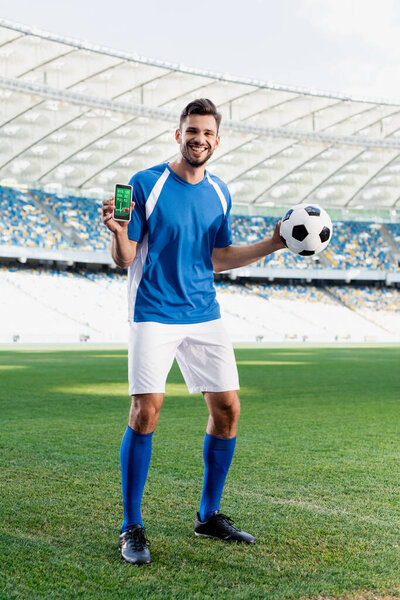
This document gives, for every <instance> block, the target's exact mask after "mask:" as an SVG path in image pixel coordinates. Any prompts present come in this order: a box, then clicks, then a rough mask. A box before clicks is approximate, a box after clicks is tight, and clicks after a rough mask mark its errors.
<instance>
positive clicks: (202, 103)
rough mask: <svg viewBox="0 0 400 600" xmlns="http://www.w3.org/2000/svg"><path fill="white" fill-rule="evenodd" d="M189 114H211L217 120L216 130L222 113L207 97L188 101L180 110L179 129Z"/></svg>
mask: <svg viewBox="0 0 400 600" xmlns="http://www.w3.org/2000/svg"><path fill="white" fill-rule="evenodd" d="M189 115H212V116H213V117H214V119H215V120H216V122H217V132H218V130H219V126H220V123H221V119H222V115H221V113H219V112H218V111H217V107H216V106H215V104H214V102H212V101H211V100H208V98H198V99H197V100H193V101H192V102H189V104H188V105H187V106H186V107H185V108H184V109H183V111H182V112H181V117H180V119H179V129H182V123H183V122H184V120H185V119H186V117H188V116H189Z"/></svg>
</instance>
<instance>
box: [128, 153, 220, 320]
mask: <svg viewBox="0 0 400 600" xmlns="http://www.w3.org/2000/svg"><path fill="white" fill-rule="evenodd" d="M130 185H132V187H133V201H134V202H135V208H134V210H133V211H132V217H131V220H130V222H129V225H128V237H129V239H131V240H135V241H136V242H139V245H138V248H137V254H136V257H135V260H134V261H133V263H132V265H131V266H130V267H129V269H128V300H129V320H130V321H136V322H142V321H156V322H158V323H202V322H205V321H212V320H213V319H218V318H219V317H220V310H219V305H218V303H217V300H216V293H215V289H214V275H213V265H212V261H211V254H212V251H213V249H214V248H224V247H225V246H229V245H230V244H232V233H231V224H230V217H229V214H230V209H231V198H230V195H229V191H228V188H227V186H226V185H225V184H224V183H223V182H222V181H221V180H220V179H218V177H215V176H214V175H211V174H210V173H208V172H207V171H206V173H205V176H204V179H203V180H202V181H200V183H197V184H191V183H188V182H187V181H185V180H184V179H182V178H181V177H179V176H178V175H176V173H174V172H173V171H172V169H171V168H170V167H169V165H168V164H167V163H165V164H162V165H157V166H155V167H152V168H150V169H146V170H145V171H140V172H139V173H137V174H136V175H134V176H133V177H132V179H131V181H130Z"/></svg>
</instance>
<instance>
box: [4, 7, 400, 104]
mask: <svg viewBox="0 0 400 600" xmlns="http://www.w3.org/2000/svg"><path fill="white" fill-rule="evenodd" d="M0 17H2V18H4V19H9V20H13V21H17V22H20V23H24V24H27V25H34V26H36V27H38V28H40V29H44V30H46V31H49V32H51V33H57V34H61V35H65V36H69V37H74V38H77V39H80V40H87V41H89V42H92V43H96V44H100V45H103V46H108V47H110V48H115V49H120V50H125V51H127V52H132V53H138V54H141V55H142V56H146V57H149V58H159V59H162V60H166V61H170V62H174V63H178V64H184V65H187V66H192V67H199V68H203V69H207V70H210V71H216V72H222V73H229V74H231V75H240V76H244V77H252V78H255V79H261V80H264V81H273V82H275V83H281V84H287V85H293V86H301V87H311V88H316V89H320V90H329V91H337V92H343V93H349V94H353V95H357V96H359V95H361V96H369V97H373V98H391V99H398V100H400V2H399V0H379V1H378V0H244V1H242V2H240V3H239V4H235V3H234V0H201V1H200V2H190V1H188V0H186V1H184V0H164V1H161V0H153V1H150V0H131V1H129V0H108V1H107V2H106V1H104V0H97V1H95V0H63V1H61V2H60V1H58V2H57V1H54V0H2V2H1V8H0Z"/></svg>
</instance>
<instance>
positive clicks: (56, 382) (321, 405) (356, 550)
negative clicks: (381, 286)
mask: <svg viewBox="0 0 400 600" xmlns="http://www.w3.org/2000/svg"><path fill="white" fill-rule="evenodd" d="M236 358H237V361H238V366H239V372H240V379H241V393H240V396H241V403H242V414H241V418H240V421H239V432H238V439H237V445H236V452H235V456H234V459H233V463H232V467H231V470H230V472H229V475H228V479H227V483H226V487H225V491H224V495H223V498H222V504H221V510H222V511H223V512H225V513H227V514H228V515H229V516H232V518H233V519H234V520H235V524H236V525H237V526H239V527H241V528H243V529H245V530H246V531H249V532H251V533H253V534H254V535H255V536H256V537H257V541H258V543H257V545H256V546H254V547H248V546H239V545H230V544H224V543H223V542H220V541H217V540H209V539H203V538H195V536H194V531H193V526H194V518H195V513H196V511H197V510H198V503H199V499H200V494H201V487H202V473H203V462H202V444H203V437H204V431H205V426H206V422H207V410H206V407H205V404H204V402H203V399H202V396H201V395H194V396H189V395H188V394H187V392H186V387H185V385H184V383H183V380H182V378H181V375H180V373H179V370H178V368H177V366H176V365H174V367H173V370H172V371H171V373H170V376H169V380H168V388H167V396H166V399H165V402H164V406H163V410H162V412H161V417H160V421H159V425H158V428H157V431H156V433H155V434H154V437H153V456H152V462H151V465H150V472H149V477H148V480H147V484H146V488H145V492H144V499H143V511H142V512H143V517H144V521H145V526H146V530H147V535H148V537H149V538H150V540H151V552H152V557H153V561H154V562H153V564H152V565H150V566H144V567H141V568H138V567H134V566H131V565H128V564H126V563H124V562H123V561H122V560H121V558H120V556H119V553H118V547H117V544H118V535H119V527H120V523H121V519H122V508H121V499H120V474H119V445H120V441H121V438H122V435H123V432H124V430H125V428H126V422H127V414H128V409H129V398H128V396H127V382H126V380H127V365H126V351H125V349H123V348H116V347H112V346H110V347H102V348H96V347H90V346H87V347H82V346H79V347H78V349H74V350H72V349H63V348H62V347H59V348H52V349H51V348H41V347H40V346H38V347H36V348H35V347H32V348H20V349H15V350H14V349H13V350H6V349H4V350H1V351H0V381H1V385H0V403H1V429H2V432H1V439H0V449H1V465H2V468H1V475H0V477H1V480H0V487H1V506H0V509H1V513H0V531H1V537H0V573H1V583H0V598H1V600H3V599H7V600H13V599H24V600H25V599H27V600H37V599H41V600H50V599H60V600H72V599H74V600H78V599H79V600H111V599H115V600H117V599H118V600H125V599H126V600H128V599H129V600H132V599H137V600H141V599H153V598H154V599H165V600H170V599H171V600H173V599H182V600H184V599H185V600H186V599H189V600H192V599H198V600H204V599H208V598H212V599H219V600H222V599H230V600H231V599H249V600H250V599H251V600H253V599H254V600H255V599H266V600H275V599H279V600H289V599H292V598H296V599H297V598H298V599H300V598H302V599H311V598H322V597H323V598H339V597H344V596H345V597H346V598H357V597H360V596H362V597H363V598H372V597H378V596H379V597H380V596H382V597H400V483H399V482H400V467H399V465H400V460H399V459H400V456H399V439H400V427H399V417H400V393H399V390H400V368H399V367H400V347H398V346H397V347H396V346H393V347H390V346H381V347H380V346H375V347H363V346H360V347H351V346H345V347H333V346H331V347H313V346H308V345H306V344H305V345H303V346H286V347H284V346H276V347H257V348H246V347H238V348H236ZM372 594H374V596H373V595H372Z"/></svg>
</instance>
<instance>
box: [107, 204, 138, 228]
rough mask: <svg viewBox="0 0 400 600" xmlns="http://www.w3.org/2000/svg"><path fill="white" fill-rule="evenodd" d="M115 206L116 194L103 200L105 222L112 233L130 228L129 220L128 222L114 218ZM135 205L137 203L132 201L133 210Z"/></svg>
mask: <svg viewBox="0 0 400 600" xmlns="http://www.w3.org/2000/svg"><path fill="white" fill-rule="evenodd" d="M114 207H115V202H114V196H111V198H108V199H107V200H103V223H104V225H105V226H106V227H107V228H108V229H109V230H110V231H111V232H112V233H116V234H119V233H122V232H123V231H124V230H125V231H126V230H127V229H128V221H127V222H126V223H123V222H122V221H116V220H115V219H114V218H113V214H114ZM134 207H135V203H134V202H132V210H133V209H134Z"/></svg>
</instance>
